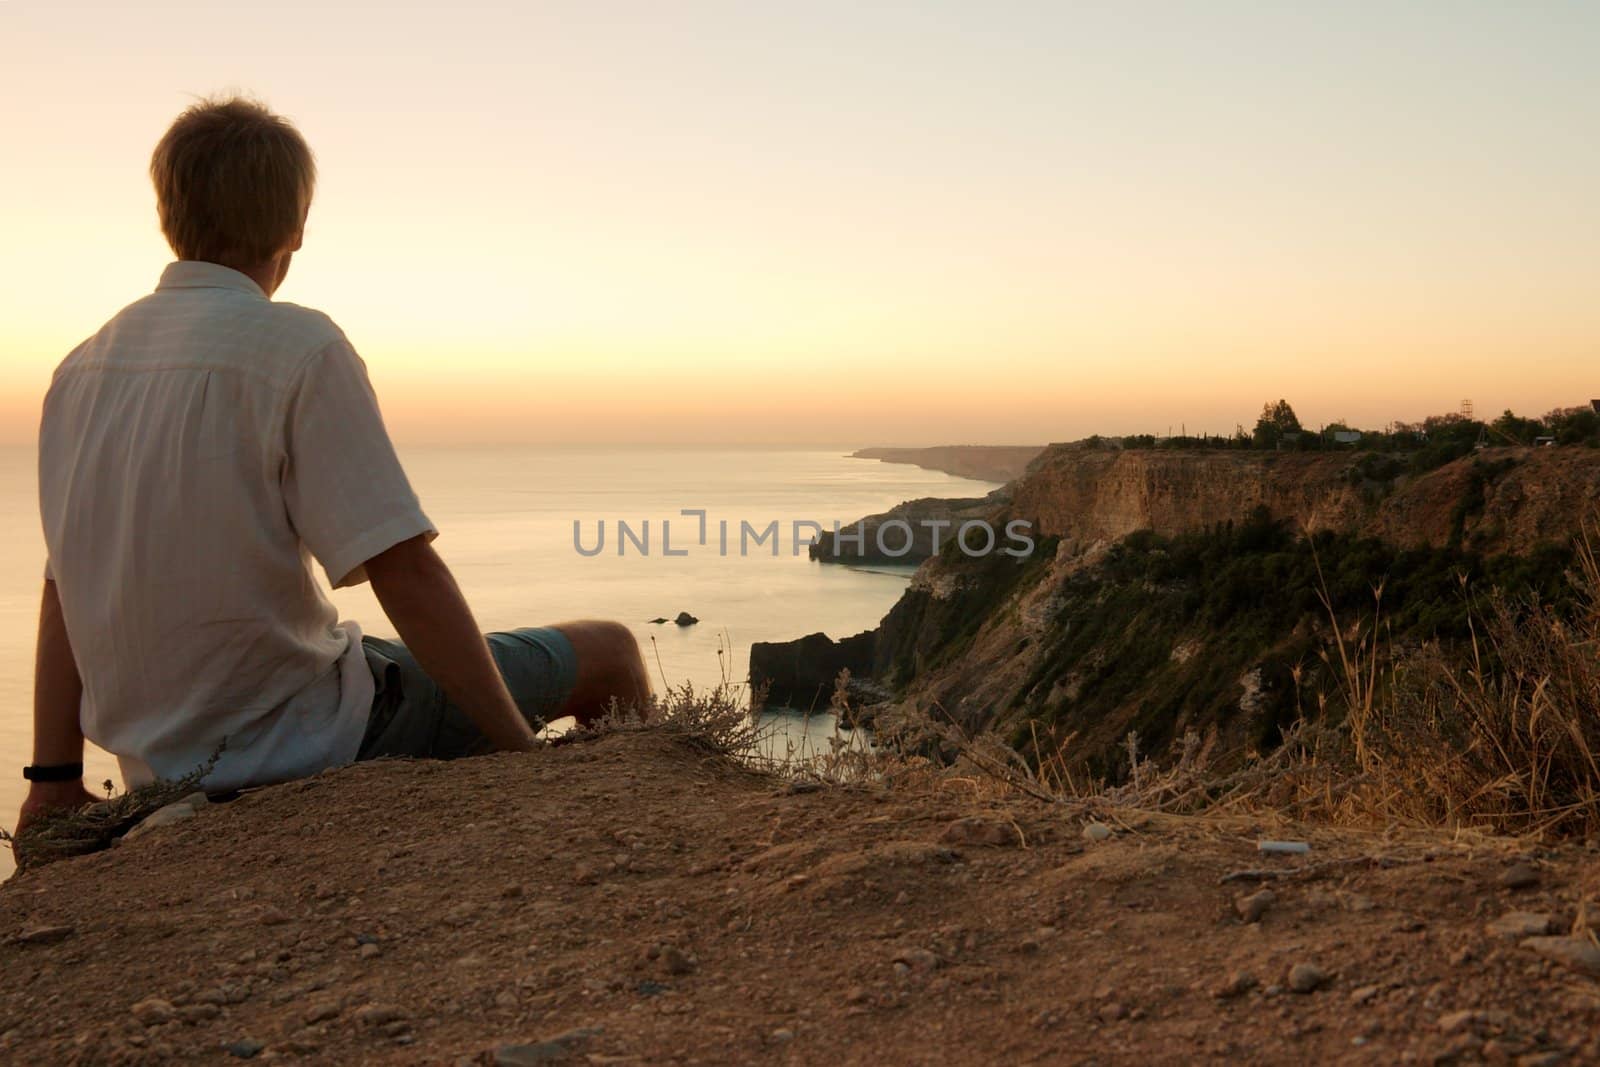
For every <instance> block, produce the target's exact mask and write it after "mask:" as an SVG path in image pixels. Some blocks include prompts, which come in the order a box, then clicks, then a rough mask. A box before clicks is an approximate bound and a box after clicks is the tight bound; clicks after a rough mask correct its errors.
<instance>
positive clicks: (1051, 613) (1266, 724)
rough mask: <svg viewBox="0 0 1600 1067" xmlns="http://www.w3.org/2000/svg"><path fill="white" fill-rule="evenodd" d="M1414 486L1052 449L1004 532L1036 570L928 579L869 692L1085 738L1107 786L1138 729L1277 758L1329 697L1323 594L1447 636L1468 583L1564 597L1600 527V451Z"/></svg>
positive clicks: (929, 569)
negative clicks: (1376, 597) (1274, 748)
mask: <svg viewBox="0 0 1600 1067" xmlns="http://www.w3.org/2000/svg"><path fill="white" fill-rule="evenodd" d="M1402 469H1403V464H1402V462H1401V461H1400V460H1399V459H1397V458H1393V457H1383V456H1374V455H1372V454H1352V453H1337V454H1332V453H1323V454H1289V453H1284V454H1277V453H1248V452H1237V453H1230V452H1190V453H1184V452H1164V451H1094V450H1088V449H1083V448H1076V447H1068V446H1055V447H1053V448H1051V449H1049V450H1047V451H1046V452H1045V453H1044V454H1043V455H1041V456H1040V457H1039V458H1038V460H1036V461H1035V462H1034V463H1033V464H1032V466H1031V467H1030V469H1029V471H1028V472H1027V473H1026V474H1025V475H1024V476H1023V477H1022V478H1021V479H1019V480H1018V481H1017V482H1015V483H1014V484H1013V485H1012V486H1010V490H1011V503H1010V504H1009V505H1007V506H1006V507H1005V508H1003V509H1002V510H1001V512H1000V513H999V515H998V516H997V518H998V519H1000V520H1010V519H1025V520H1027V521H1030V522H1032V523H1033V524H1034V535H1035V537H1036V538H1037V539H1038V546H1037V550H1036V552H1035V553H1034V555H1033V557H1032V558H1029V559H1026V560H1016V559H1012V558H1009V557H998V556H992V557H988V558H983V559H971V558H967V557H964V556H962V555H961V554H959V553H953V554H952V553H941V554H940V555H938V556H937V557H935V558H933V559H930V560H928V561H927V562H926V563H924V564H923V565H922V567H921V568H920V569H919V570H918V572H917V574H916V576H915V577H914V578H913V580H912V584H911V586H910V588H909V589H908V590H907V592H906V594H905V596H904V597H902V599H901V600H900V602H899V603H898V604H896V605H895V607H894V608H893V609H892V610H891V612H890V613H889V615H887V616H886V617H885V619H884V620H883V623H882V624H881V625H880V627H879V629H878V631H877V634H876V640H875V642H874V645H873V672H872V673H873V677H874V678H875V680H876V681H877V682H878V683H880V684H884V685H887V686H889V687H891V688H892V689H893V690H895V691H896V692H897V694H898V699H899V700H901V701H903V702H909V703H914V704H916V705H918V706H920V707H923V708H925V709H927V708H932V707H935V706H937V707H938V708H939V709H940V714H941V715H946V716H949V717H951V718H954V719H956V720H958V721H961V722H962V723H964V724H965V725H966V726H968V727H969V728H972V729H978V728H984V727H993V726H998V727H1000V728H1001V729H1002V730H1003V731H1009V732H1011V733H1012V735H1013V737H1017V736H1019V735H1020V734H1021V733H1022V732H1024V731H1034V730H1038V729H1041V728H1042V729H1045V730H1047V731H1052V732H1054V733H1057V734H1059V735H1060V736H1068V735H1070V736H1071V737H1072V738H1073V745H1074V746H1075V748H1074V751H1077V752H1080V753H1082V754H1083V755H1084V758H1085V760H1086V761H1087V762H1088V763H1089V764H1090V765H1091V766H1095V767H1097V768H1104V767H1106V766H1108V763H1107V762H1106V760H1107V754H1108V753H1112V752H1114V750H1115V747H1116V746H1117V745H1118V744H1119V742H1120V741H1121V740H1122V739H1123V738H1124V737H1125V736H1126V734H1127V732H1128V731H1129V730H1130V729H1137V730H1138V731H1139V732H1140V734H1141V736H1142V737H1143V738H1144V739H1145V742H1146V745H1147V751H1148V750H1152V749H1153V750H1156V751H1159V750H1160V748H1161V746H1162V745H1163V744H1164V743H1166V742H1168V741H1171V740H1173V739H1175V738H1176V737H1178V736H1180V735H1181V734H1182V732H1183V731H1184V730H1186V729H1190V728H1193V729H1196V730H1197V731H1199V732H1200V733H1201V734H1202V735H1203V736H1204V737H1205V738H1206V739H1207V740H1208V741H1209V742H1210V743H1212V744H1216V745H1222V746H1224V747H1226V748H1232V749H1243V748H1248V747H1251V746H1258V745H1270V744H1271V743H1273V741H1274V739H1275V737H1276V736H1277V728H1278V727H1279V726H1281V725H1283V723H1285V722H1287V721H1289V720H1291V719H1293V718H1294V717H1295V716H1297V715H1299V714H1300V713H1301V712H1302V711H1304V710H1305V708H1304V704H1303V702H1304V701H1306V700H1310V701H1311V702H1312V706H1313V707H1314V706H1315V699H1316V696H1315V694H1316V692H1317V688H1316V687H1319V686H1331V679H1330V678H1328V677H1324V676H1322V675H1321V674H1319V672H1321V671H1323V669H1324V668H1323V667H1322V666H1321V664H1320V662H1319V656H1318V652H1319V650H1320V648H1321V644H1320V641H1321V637H1320V636H1319V635H1320V632H1321V631H1320V628H1321V627H1323V626H1324V625H1325V622H1326V616H1325V613H1324V612H1323V611H1322V609H1321V606H1320V600H1319V586H1322V585H1330V586H1331V587H1332V590H1331V591H1332V593H1333V597H1334V600H1335V601H1336V606H1337V607H1338V608H1339V610H1340V611H1341V613H1343V612H1349V613H1350V614H1351V617H1355V616H1356V615H1359V614H1360V613H1362V612H1368V613H1370V610H1371V607H1372V594H1371V590H1372V586H1373V585H1375V584H1376V583H1378V582H1380V581H1386V582H1387V583H1388V584H1387V592H1386V597H1385V601H1384V604H1385V612H1386V616H1385V618H1386V620H1388V621H1391V622H1393V624H1394V625H1395V627H1396V629H1397V632H1398V633H1400V634H1401V635H1402V636H1403V637H1404V638H1405V639H1408V640H1409V639H1413V638H1414V639H1416V640H1423V639H1430V638H1432V637H1436V636H1438V637H1450V636H1451V634H1452V633H1454V631H1453V630H1452V627H1458V626H1462V625H1463V619H1464V616H1463V614H1462V612H1463V611H1464V607H1463V603H1462V597H1461V593H1460V582H1459V576H1460V575H1470V576H1472V580H1473V581H1475V582H1478V583H1480V587H1483V586H1486V585H1496V586H1499V585H1507V586H1510V587H1513V588H1514V590H1515V591H1517V592H1524V591H1533V590H1538V591H1539V592H1540V594H1541V596H1544V597H1546V598H1548V597H1549V596H1550V595H1552V593H1553V592H1554V591H1555V590H1556V589H1557V587H1558V586H1559V584H1560V576H1561V574H1562V568H1563V567H1564V566H1565V560H1566V557H1565V555H1563V553H1566V552H1567V551H1568V549H1569V547H1570V544H1571V543H1572V540H1573V538H1574V537H1575V536H1577V535H1578V534H1579V533H1580V531H1581V529H1582V526H1583V524H1584V522H1585V521H1587V520H1591V519H1593V518H1594V517H1595V516H1596V514H1597V510H1600V452H1597V451H1594V450H1588V449H1581V448H1562V449H1553V448H1549V449H1525V448H1524V449H1489V450H1485V451H1482V452H1479V453H1477V454H1475V455H1473V456H1469V457H1467V458H1465V459H1461V460H1458V461H1456V462H1454V463H1451V464H1449V465H1447V466H1444V467H1441V468H1439V469H1436V470H1433V471H1429V472H1427V473H1424V474H1418V475H1409V474H1404V473H1400V472H1401V471H1402ZM1306 532H1310V533H1313V534H1317V535H1318V540H1317V544H1318V545H1319V546H1320V548H1319V551H1320V557H1317V558H1314V557H1313V554H1312V552H1311V548H1310V543H1309V542H1308V541H1307V540H1306V539H1305V537H1304V534H1305V533H1306ZM1324 571H1325V572H1326V574H1327V577H1324V573H1323V572H1324ZM1539 583H1544V584H1543V585H1540V584H1539ZM1341 617H1343V616H1342V615H1341ZM1460 632H1461V634H1464V632H1465V631H1464V629H1462V630H1461V631H1460ZM855 673H857V674H858V675H859V673H860V672H859V671H856V672H855ZM1308 694H1309V695H1308Z"/></svg>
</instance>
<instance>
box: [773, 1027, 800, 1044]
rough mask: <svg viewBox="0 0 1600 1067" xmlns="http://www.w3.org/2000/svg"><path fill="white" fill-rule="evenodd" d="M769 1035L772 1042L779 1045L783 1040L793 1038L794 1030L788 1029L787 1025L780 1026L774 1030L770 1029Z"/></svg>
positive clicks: (786, 1040)
mask: <svg viewBox="0 0 1600 1067" xmlns="http://www.w3.org/2000/svg"><path fill="white" fill-rule="evenodd" d="M770 1036H771V1038H772V1041H773V1043H774V1044H779V1045H781V1044H784V1043H785V1042H789V1041H793V1040H794V1031H793V1030H791V1029H789V1028H788V1027H787V1026H780V1027H778V1028H777V1029H776V1030H774V1031H772V1033H771V1035H770Z"/></svg>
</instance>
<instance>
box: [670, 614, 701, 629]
mask: <svg viewBox="0 0 1600 1067" xmlns="http://www.w3.org/2000/svg"><path fill="white" fill-rule="evenodd" d="M672 621H673V622H675V623H677V624H678V625H679V626H693V625H694V624H695V623H697V622H699V621H700V620H699V619H697V618H695V617H694V616H693V615H690V614H689V613H688V612H687V611H680V612H678V617H677V618H676V619H673V620H672Z"/></svg>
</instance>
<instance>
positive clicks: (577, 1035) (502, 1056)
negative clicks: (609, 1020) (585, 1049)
mask: <svg viewBox="0 0 1600 1067" xmlns="http://www.w3.org/2000/svg"><path fill="white" fill-rule="evenodd" d="M598 1033H600V1028H599V1027H597V1026H592V1027H584V1028H582V1029H578V1030H568V1031H567V1032H566V1033H563V1034H557V1035H556V1036H555V1037H552V1038H549V1039H548V1040H545V1041H540V1042H538V1043H536V1044H532V1045H501V1046H500V1047H499V1048H497V1049H495V1050H494V1051H493V1052H492V1053H490V1056H489V1063H490V1064H491V1067H535V1065H537V1064H543V1063H554V1062H558V1061H561V1060H566V1059H571V1058H572V1056H573V1055H574V1054H575V1053H576V1052H577V1050H578V1049H579V1048H581V1047H582V1046H583V1045H584V1044H585V1043H586V1042H587V1041H588V1040H589V1039H590V1038H591V1037H593V1036H595V1035H596V1034H598Z"/></svg>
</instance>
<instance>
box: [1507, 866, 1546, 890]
mask: <svg viewBox="0 0 1600 1067" xmlns="http://www.w3.org/2000/svg"><path fill="white" fill-rule="evenodd" d="M1498 881H1499V883H1500V885H1501V887H1502V888H1504V889H1530V888H1532V887H1533V886H1536V885H1538V884H1539V870H1538V868H1536V867H1534V866H1532V865H1531V864H1527V863H1514V864H1512V865H1511V866H1510V867H1507V868H1506V869H1505V870H1504V871H1502V872H1500V877H1499V879H1498Z"/></svg>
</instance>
